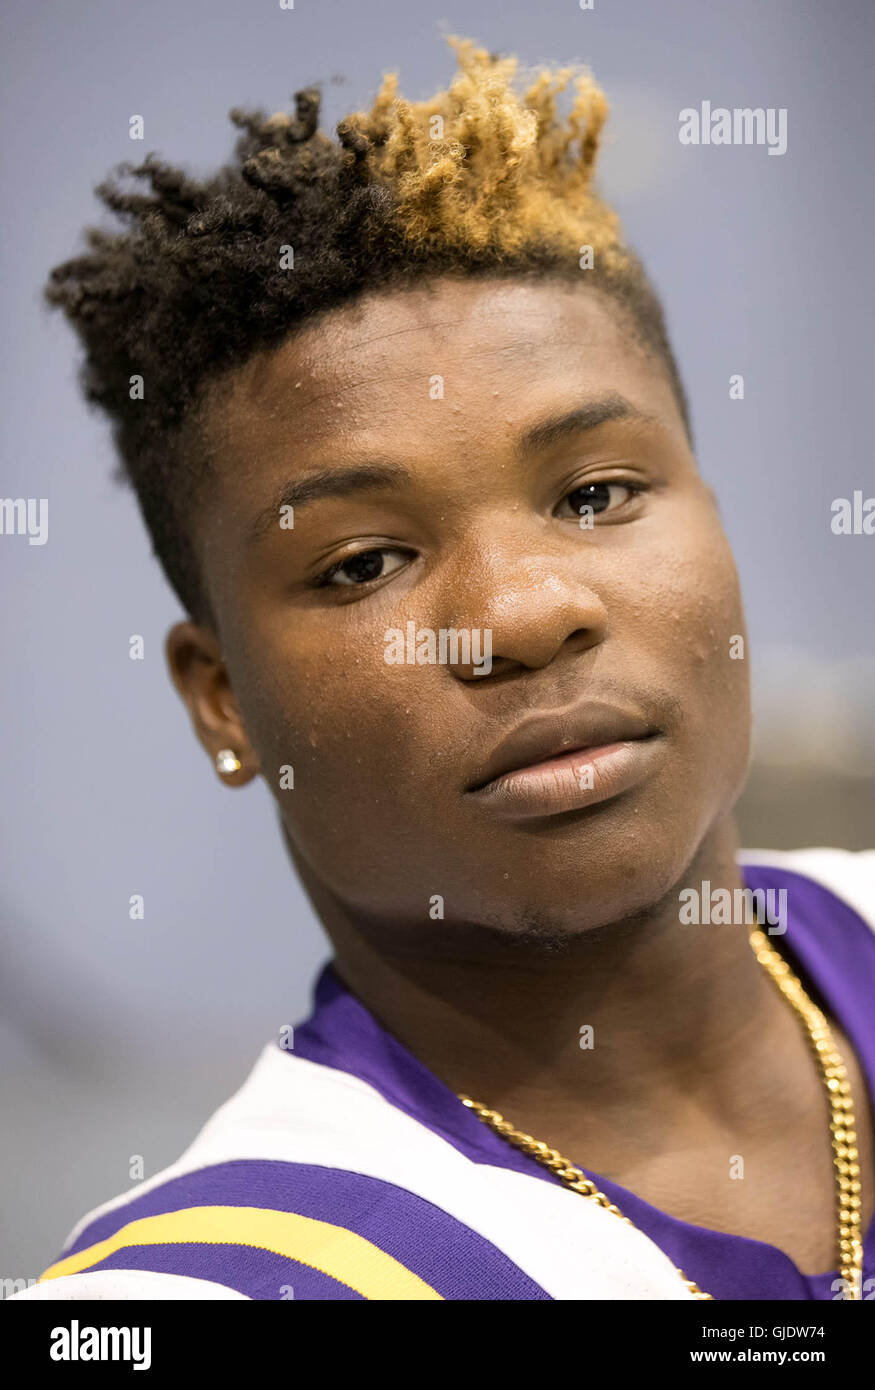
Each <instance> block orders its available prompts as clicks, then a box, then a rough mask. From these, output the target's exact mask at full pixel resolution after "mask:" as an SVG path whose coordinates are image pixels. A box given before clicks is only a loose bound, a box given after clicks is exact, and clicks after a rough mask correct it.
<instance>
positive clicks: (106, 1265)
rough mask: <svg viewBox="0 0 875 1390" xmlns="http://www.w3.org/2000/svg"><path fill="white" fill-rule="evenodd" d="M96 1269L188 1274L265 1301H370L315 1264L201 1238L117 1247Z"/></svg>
mask: <svg viewBox="0 0 875 1390" xmlns="http://www.w3.org/2000/svg"><path fill="white" fill-rule="evenodd" d="M95 1269H147V1270H153V1271H154V1272H155V1273H156V1274H186V1275H188V1276H189V1277H190V1278H193V1279H212V1280H213V1282H214V1283H216V1284H224V1285H225V1287H226V1288H228V1289H236V1291H237V1293H243V1294H246V1295H247V1296H248V1297H249V1298H256V1299H259V1300H261V1301H262V1302H266V1301H268V1300H270V1299H274V1300H276V1301H277V1302H281V1301H283V1300H284V1299H288V1298H289V1293H288V1290H289V1289H292V1290H293V1291H294V1298H295V1301H296V1302H314V1301H317V1300H318V1301H319V1302H324V1301H326V1300H329V1299H358V1300H359V1301H360V1302H364V1301H366V1300H365V1298H364V1294H360V1293H357V1292H356V1291H355V1289H351V1288H350V1287H349V1286H348V1285H347V1284H342V1283H341V1282H340V1280H339V1279H332V1277H331V1275H330V1274H323V1273H322V1271H321V1270H319V1269H313V1268H312V1266H311V1265H305V1264H301V1263H300V1261H298V1260H290V1259H287V1258H286V1257H285V1256H284V1255H275V1254H274V1253H273V1251H272V1250H259V1249H257V1248H256V1247H255V1246H251V1245H203V1244H201V1243H200V1242H199V1241H197V1242H195V1241H192V1242H180V1243H178V1244H176V1243H175V1244H173V1245H131V1246H128V1247H127V1248H126V1249H124V1250H116V1251H115V1252H114V1254H112V1255H107V1257H106V1259H105V1260H100V1261H99V1262H98V1263H97V1264H96V1265H91V1267H90V1268H89V1271H88V1272H89V1274H90V1273H91V1272H92V1270H95Z"/></svg>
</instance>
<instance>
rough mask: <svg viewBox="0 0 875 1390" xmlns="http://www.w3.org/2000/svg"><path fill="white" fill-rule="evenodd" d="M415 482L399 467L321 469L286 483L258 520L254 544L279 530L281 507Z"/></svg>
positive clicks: (366, 465) (360, 465)
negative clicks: (276, 528) (272, 531)
mask: <svg viewBox="0 0 875 1390" xmlns="http://www.w3.org/2000/svg"><path fill="white" fill-rule="evenodd" d="M410 481H411V474H410V473H409V471H408V470H407V469H406V468H403V467H402V466H401V464H398V463H379V462H375V463H358V464H350V465H348V466H346V465H339V466H336V467H334V468H320V469H319V471H318V472H317V473H310V474H309V475H308V476H307V477H306V478H301V479H298V480H291V481H289V482H287V483H284V484H283V486H282V487H281V488H280V490H279V492H278V493H277V494H276V496H275V497H274V499H273V501H272V502H271V503H270V504H269V505H268V506H267V507H265V508H264V509H263V510H262V511H260V512H259V513H258V515H257V516H256V517H255V518H254V520H253V522H252V524H251V526H250V528H249V532H250V536H251V538H252V540H259V539H260V538H261V537H262V536H264V535H266V534H267V533H268V532H269V531H270V530H271V529H272V527H274V526H276V524H277V522H278V520H279V515H280V508H281V507H303V506H305V505H306V504H307V503H308V502H317V501H320V500H321V499H322V498H323V497H346V496H347V495H348V494H349V493H350V492H366V491H368V490H369V489H376V488H398V487H401V486H402V485H403V484H404V483H407V482H410Z"/></svg>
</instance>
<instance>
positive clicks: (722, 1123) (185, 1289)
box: [21, 42, 875, 1300]
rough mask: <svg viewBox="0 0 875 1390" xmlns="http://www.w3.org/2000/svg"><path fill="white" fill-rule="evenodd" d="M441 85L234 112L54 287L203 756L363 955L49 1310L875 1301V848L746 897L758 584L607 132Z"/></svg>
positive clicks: (579, 111) (578, 110)
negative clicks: (109, 435) (337, 111)
mask: <svg viewBox="0 0 875 1390" xmlns="http://www.w3.org/2000/svg"><path fill="white" fill-rule="evenodd" d="M456 49H457V55H458V59H459V72H458V74H457V76H456V78H455V80H454V81H453V83H452V85H451V86H450V88H449V90H448V91H446V92H443V93H441V94H439V95H437V96H436V97H435V98H434V99H433V100H432V101H430V102H424V103H421V104H409V103H407V102H405V101H402V100H400V99H399V98H398V97H397V93H396V87H395V81H394V79H393V78H386V79H385V81H384V83H383V86H382V89H381V91H380V93H379V95H378V97H377V100H376V102H375V104H374V106H373V108H372V110H371V111H370V112H369V113H367V114H359V115H356V116H353V117H350V118H349V119H347V120H346V121H344V122H342V123H341V125H340V126H339V127H338V140H337V141H333V140H331V139H329V138H328V137H326V136H325V135H324V134H322V133H321V132H320V131H319V130H318V128H317V117H318V98H317V95H316V93H314V92H312V91H307V92H302V93H299V94H298V96H297V99H296V100H297V111H296V115H295V117H294V118H291V117H289V116H287V115H285V114H282V113H280V114H278V115H275V116H272V117H270V118H269V119H268V118H266V117H265V116H264V114H263V113H243V112H234V113H232V116H233V119H234V121H235V123H236V124H237V125H238V126H240V127H242V129H243V132H244V133H243V135H242V137H241V139H240V141H239V143H238V147H237V150H236V156H235V159H234V161H233V162H232V163H231V164H230V165H229V166H227V167H226V168H225V169H223V170H222V171H221V172H220V173H219V174H218V175H217V176H216V177H215V178H214V179H213V180H211V181H210V182H208V183H204V184H201V183H197V182H195V181H192V180H191V179H189V178H188V177H187V176H185V175H184V174H182V173H180V172H179V171H177V170H175V169H172V168H169V167H168V166H166V165H163V164H161V163H158V162H157V161H155V160H153V159H147V160H146V162H145V163H144V164H143V165H142V166H141V167H140V168H139V169H137V170H134V171H132V172H133V174H134V176H135V177H136V178H137V179H139V180H140V181H141V182H142V183H144V184H145V185H146V190H145V191H142V190H140V191H136V192H132V191H126V188H125V187H124V186H123V185H122V184H119V183H115V184H109V185H105V186H104V187H103V188H102V189H101V193H102V196H103V199H104V201H105V202H106V203H107V204H108V205H109V206H110V207H111V208H112V209H113V210H114V211H115V212H117V213H118V214H119V216H120V217H121V218H122V219H123V220H124V222H125V223H126V226H125V227H124V228H123V229H122V230H116V231H112V232H108V231H100V232H92V233H91V234H90V245H89V248H88V250H87V251H86V253H85V254H84V255H82V256H80V257H78V258H77V259H75V260H73V261H70V262H68V263H67V264H65V265H63V266H61V267H59V268H58V269H57V270H56V271H55V272H54V274H53V276H52V281H51V286H50V290H49V295H50V298H51V299H52V301H53V302H55V303H57V304H60V305H61V306H62V307H63V308H64V309H65V310H66V312H67V314H68V316H69V317H70V318H71V320H72V321H73V323H74V324H75V326H76V328H77V330H78V332H79V334H80V336H81V338H82V340H83V342H84V345H85V349H86V354H87V366H86V387H87V391H88V394H89V397H90V398H91V399H92V400H94V401H97V402H99V403H100V404H101V405H102V406H103V407H104V408H105V409H106V410H107V411H108V412H109V414H110V416H111V418H112V419H113V421H114V423H115V428H116V435H117V440H118V446H119V450H120V454H121V457H122V459H123V461H124V468H125V472H126V475H127V477H128V478H129V479H130V481H131V482H132V483H133V485H134V487H135V488H136V491H137V495H138V497H139V500H140V504H141V507H142V511H143V515H144V518H145V521H146V524H147V526H148V528H149V531H150V534H151V536H152V538H153V541H154V544H155V548H156V551H157V553H158V555H159V557H160V559H161V561H162V563H163V565H164V568H165V570H166V572H167V574H168V576H169V578H170V580H171V582H172V583H173V585H174V587H175V589H176V591H177V593H178V595H179V597H180V599H181V600H182V602H183V604H184V605H185V607H186V610H187V612H188V614H189V618H188V620H187V621H185V622H182V623H180V624H178V625H177V626H176V627H175V628H174V629H173V631H172V632H171V634H170V636H169V639H168V655H169V661H170V666H171V670H172V673H173V677H174V680H175V682H176V684H177V686H178V688H179V691H180V693H181V695H182V697H183V699H184V701H185V703H186V705H187V707H188V710H189V713H190V715H191V718H192V722H193V725H194V729H195V732H196V734H197V736H198V738H199V739H200V742H201V743H202V745H203V747H204V749H205V750H206V752H207V754H208V756H209V757H210V758H211V759H212V760H213V761H214V762H215V765H216V768H217V771H218V773H219V776H220V777H221V778H222V780H223V781H224V782H225V783H227V784H228V785H229V786H235V785H240V784H242V783H244V782H248V781H250V780H251V779H252V778H254V777H256V776H257V775H261V776H262V777H263V778H264V780H265V782H266V784H267V786H268V788H269V789H270V791H271V794H272V795H273V796H274V798H275V799H276V803H277V807H278V809H279V813H280V816H281V819H282V825H283V830H284V834H285V837H286V840H287V843H288V845H289V848H290V851H291V854H292V856H293V858H294V861H295V864H296V866H297V868H298V871H299V873H300V875H301V877H302V879H303V882H304V883H305V885H306V888H307V890H308V892H309V894H310V896H311V898H312V901H313V903H314V904H315V907H316V910H317V911H318V913H319V915H320V917H321V919H322V921H323V922H324V924H325V928H326V930H327V932H328V934H329V936H330V938H331V940H332V943H333V947H334V960H333V963H332V965H331V966H329V967H328V968H327V969H326V971H325V973H324V974H323V976H322V977H321V979H320V981H319V982H318V985H317V990H316V1004H315V1010H314V1013H313V1015H312V1017H311V1018H310V1019H309V1020H308V1021H307V1022H306V1023H305V1024H303V1026H301V1027H299V1028H296V1029H295V1030H294V1034H293V1037H292V1038H289V1037H286V1036H285V1035H283V1036H281V1037H280V1039H279V1041H278V1042H273V1043H271V1044H270V1045H269V1046H268V1047H267V1048H266V1049H265V1051H264V1053H263V1055H262V1057H261V1059H260V1060H259V1062H258V1063H257V1065H256V1067H255V1070H254V1072H253V1073H252V1075H251V1076H250V1078H249V1080H248V1081H247V1082H246V1084H245V1085H244V1087H243V1088H242V1090H241V1091H240V1092H239V1093H238V1094H237V1095H236V1096H235V1097H234V1098H233V1099H232V1100H230V1101H229V1102H228V1104H227V1105H226V1106H224V1107H223V1108H222V1109H221V1110H220V1111H219V1112H218V1113H217V1114H216V1115H215V1116H214V1117H213V1119H212V1120H211V1121H210V1122H209V1123H208V1124H207V1126H206V1128H205V1129H204V1130H203V1131H202V1132H201V1134H200V1135H199V1137H198V1138H197V1139H196V1140H195V1142H194V1144H193V1145H192V1146H191V1148H190V1149H189V1150H188V1151H187V1152H186V1153H185V1154H184V1155H183V1157H182V1159H180V1161H179V1162H178V1163H176V1164H174V1165H173V1166H172V1167H171V1168H169V1169H167V1170H166V1171H164V1172H163V1173H160V1174H158V1175H157V1176H156V1177H154V1178H151V1179H150V1180H148V1181H146V1182H145V1183H142V1184H140V1185H139V1186H137V1187H135V1188H133V1189H132V1190H131V1191H129V1192H126V1193H124V1194H123V1195H122V1196H121V1197H119V1198H117V1199H116V1200H115V1201H112V1202H110V1203H108V1204H107V1205H106V1206H104V1207H101V1208H99V1209H98V1210H97V1211H95V1212H92V1213H91V1214H90V1215H89V1216H87V1217H86V1218H85V1219H84V1221H82V1222H81V1223H80V1224H79V1225H78V1226H77V1227H76V1229H75V1230H74V1231H73V1232H72V1234H71V1236H70V1238H69V1240H68V1242H67V1244H66V1246H65V1247H64V1250H63V1252H62V1254H61V1255H60V1258H59V1260H58V1261H57V1262H56V1263H55V1264H54V1265H53V1266H52V1267H51V1268H50V1269H49V1270H47V1271H46V1273H45V1275H44V1276H43V1280H42V1282H41V1283H40V1284H39V1285H37V1286H36V1287H35V1288H34V1289H33V1290H31V1291H29V1293H28V1294H27V1295H21V1296H22V1297H25V1296H27V1297H47V1298H58V1299H65V1298H70V1299H80V1298H82V1299H90V1298H103V1297H121V1298H135V1299H139V1298H257V1299H282V1298H288V1297H294V1298H299V1299H300V1298H302V1299H335V1298H337V1299H356V1298H388V1299H514V1300H515V1299H696V1298H707V1297H713V1298H718V1299H740V1298H753V1299H787V1298H790V1299H811V1298H813V1299H835V1298H861V1297H865V1296H866V1293H865V1291H866V1289H867V1288H868V1287H870V1285H869V1284H867V1282H866V1279H867V1275H868V1276H875V1239H873V1231H872V1211H873V1202H872V1192H873V1162H872V1103H871V1098H870V1096H871V1092H872V1089H873V1078H875V1024H873V1015H872V1010H871V1004H870V1000H871V990H872V984H873V981H875V935H873V932H872V926H873V925H875V871H873V863H872V860H873V856H872V855H851V854H846V853H844V852H842V851H829V850H827V851H808V852H806V853H801V854H799V855H777V854H776V855H766V856H760V857H759V860H758V859H757V856H748V857H742V858H741V860H739V857H738V846H737V838H736V833H735V829H734V826H733V820H732V812H733V806H734V804H735V802H736V800H737V797H738V795H739V792H740V790H741V788H742V785H743V783H744V779H745V773H746V769H747V763H748V732H749V699H748V667H747V662H746V660H745V659H744V632H745V630H744V619H743V616H742V611H741V604H740V598H739V590H738V584H737V578H736V573H735V569H734V566H733V562H732V558H731V555H730V552H729V549H728V545H727V542H726V539H725V537H724V534H723V531H722V528H721V524H720V520H719V517H718V513H717V508H716V505H715V501H714V498H713V495H712V493H711V492H710V490H709V488H708V487H706V486H705V484H704V483H703V482H702V480H701V478H700V477H699V474H698V472H697V469H696V463H695V459H694V456H693V451H692V444H691V437H690V429H689V423H688V416H687V409H686V404H685V400H684V394H683V389H682V386H681V383H680V380H679V377H678V373H677V369H676V367H675V364H674V361H673V358H672V354H671V350H670V347H669V344H668V341H667V338H666V334H665V329H664V325H663V319H662V313H661V310H660V307H659V305H658V302H657V300H656V298H655V296H654V294H653V291H652V290H651V289H650V287H649V286H648V283H647V281H646V279H645V277H644V273H643V271H642V269H641V266H640V264H639V262H638V261H637V260H636V259H635V257H634V256H633V255H632V253H631V252H630V251H629V250H628V248H627V247H626V246H625V245H624V243H623V241H622V238H621V233H620V230H619V227H618V223H617V219H616V217H615V216H614V214H613V213H612V212H611V211H610V210H609V209H608V208H607V207H606V206H605V205H604V204H603V203H602V202H601V201H600V200H599V199H598V198H597V196H596V195H595V194H594V192H593V188H592V174H593V166H594V160H595V156H596V152H597V148H598V143H599V135H600V131H601V128H602V125H603V122H604V119H605V115H606V106H605V102H604V98H603V96H602V94H601V92H600V91H599V90H598V89H597V88H596V87H595V86H594V85H593V84H592V82H591V81H590V80H589V79H587V78H585V77H575V75H574V74H573V73H572V72H571V71H570V70H563V71H562V72H560V73H557V74H552V75H551V74H543V75H542V76H541V77H539V78H538V80H537V81H536V82H535V83H534V85H533V86H532V87H531V88H530V90H528V91H526V92H524V93H522V94H519V93H518V92H517V90H516V89H515V86H514V76H515V68H514V64H513V62H512V61H511V60H500V59H496V58H494V57H493V56H491V55H488V54H486V53H485V52H482V51H480V50H478V49H476V48H474V47H473V46H472V45H471V44H468V43H458V42H457V43H456ZM572 80H573V91H574V101H573V104H572V108H571V112H570V114H569V115H568V116H566V117H562V116H561V115H560V113H559V110H558V106H557V96H558V94H559V92H560V91H561V90H562V89H563V88H565V87H566V86H568V85H569V83H571V82H572ZM129 172H131V171H129ZM739 657H740V658H741V659H739ZM754 908H755V909H756V910H757V914H758V918H759V922H760V926H761V928H762V929H761V930H757V922H756V920H755V917H754V913H753V911H752V909H754ZM462 1097H464V1099H463V1098H462ZM790 1175H792V1181H790V1180H789V1178H790ZM872 1287H875V1285H872Z"/></svg>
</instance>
